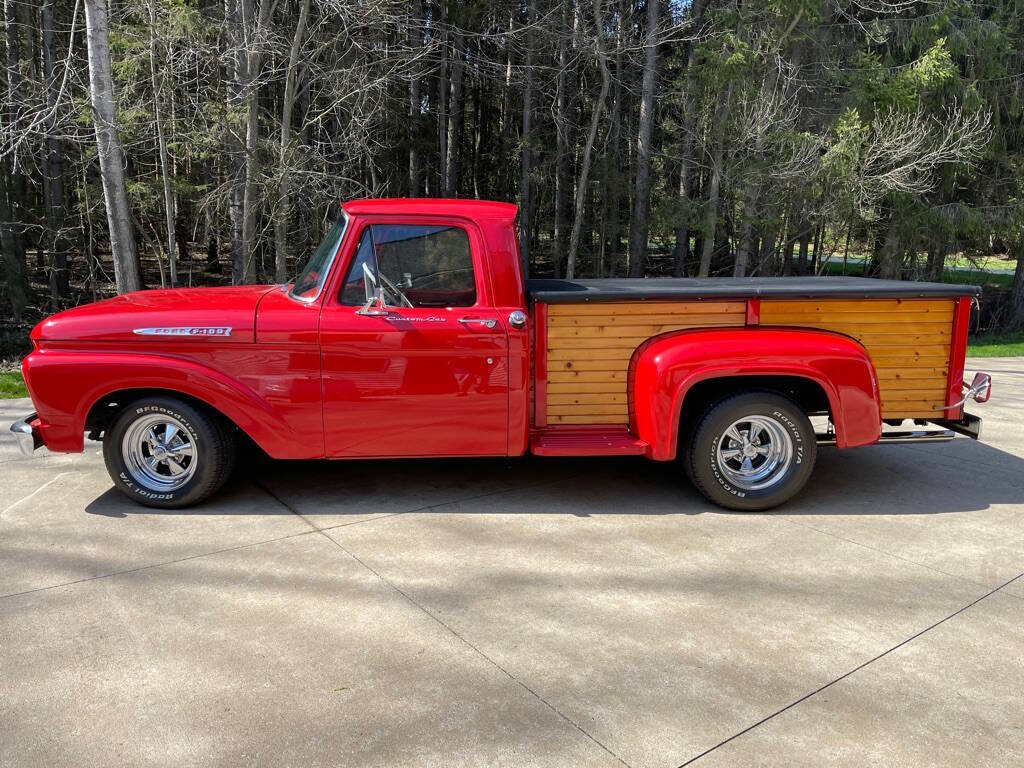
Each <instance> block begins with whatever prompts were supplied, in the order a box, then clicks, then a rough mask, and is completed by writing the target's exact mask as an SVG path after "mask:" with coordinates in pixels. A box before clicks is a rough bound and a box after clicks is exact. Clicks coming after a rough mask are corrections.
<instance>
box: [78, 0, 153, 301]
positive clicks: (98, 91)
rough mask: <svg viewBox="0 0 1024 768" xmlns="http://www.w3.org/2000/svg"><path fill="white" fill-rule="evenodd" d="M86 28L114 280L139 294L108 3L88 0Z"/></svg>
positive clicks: (90, 87) (124, 287)
mask: <svg viewBox="0 0 1024 768" xmlns="http://www.w3.org/2000/svg"><path fill="white" fill-rule="evenodd" d="M85 25H86V36H87V38H88V43H89V90H90V93H91V95H92V110H93V119H94V121H95V126H96V146H97V148H98V149H99V160H100V174H101V178H102V182H103V200H104V202H105V203H106V208H107V224H108V225H109V227H110V248H111V250H112V251H113V255H114V280H115V281H116V283H117V290H118V293H124V292H126V291H137V290H139V289H140V288H141V287H142V281H141V279H140V275H139V257H138V252H137V251H136V249H135V233H134V231H133V230H132V217H131V211H130V209H129V207H128V193H127V190H126V187H125V178H124V168H125V158H124V152H123V150H122V149H121V142H120V141H119V140H118V138H117V126H116V125H115V123H114V81H113V78H112V77H111V74H110V32H109V28H108V22H107V6H106V0H85Z"/></svg>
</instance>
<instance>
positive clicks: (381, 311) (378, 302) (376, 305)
mask: <svg viewBox="0 0 1024 768" xmlns="http://www.w3.org/2000/svg"><path fill="white" fill-rule="evenodd" d="M356 314H357V315H364V316H366V317H387V316H388V309H387V305H386V304H385V303H384V294H382V293H381V290H380V288H378V289H377V291H376V293H374V294H373V296H371V297H370V298H368V299H367V300H366V303H365V304H363V306H361V307H360V308H359V309H357V310H356Z"/></svg>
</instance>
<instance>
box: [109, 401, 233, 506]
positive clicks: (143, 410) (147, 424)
mask: <svg viewBox="0 0 1024 768" xmlns="http://www.w3.org/2000/svg"><path fill="white" fill-rule="evenodd" d="M103 459H104V462H105V463H106V465H107V472H108V473H110V477H111V479H112V480H113V481H114V484H115V485H116V486H117V488H118V489H119V490H120V491H121V492H122V493H124V494H125V495H127V496H128V497H129V498H131V499H132V500H134V501H136V502H138V503H139V504H143V505H145V506H147V507H157V508H162V509H177V508H180V507H187V506H191V505H193V504H198V503H199V502H200V501H202V500H203V499H205V498H207V497H208V496H210V495H211V494H212V493H214V492H215V491H216V490H217V489H218V488H220V487H221V485H223V484H224V481H225V480H226V479H227V478H228V475H229V474H230V473H231V468H232V466H233V465H234V460H235V439H234V435H233V434H232V433H231V432H230V430H229V427H228V425H227V424H225V423H224V422H223V421H222V420H221V419H220V418H219V417H217V416H216V415H214V414H209V413H207V412H205V411H202V410H199V409H198V408H195V407H194V406H192V405H190V404H189V403H186V402H184V401H182V400H179V399H177V398H173V397H148V398H144V399H142V400H137V401H136V402H134V403H132V404H130V405H128V406H127V407H126V408H125V409H124V410H123V411H121V413H120V414H118V415H117V417H116V418H115V419H114V421H113V423H112V424H111V425H110V427H109V428H108V429H107V430H106V432H105V434H104V436H103Z"/></svg>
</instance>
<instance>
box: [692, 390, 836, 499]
mask: <svg viewBox="0 0 1024 768" xmlns="http://www.w3.org/2000/svg"><path fill="white" fill-rule="evenodd" d="M816 455H817V443H816V442H815V436H814V428H813V427H812V426H811V421H810V419H808V418H807V415H806V414H805V413H804V412H803V411H801V410H800V408H799V407H798V406H797V405H796V404H795V403H793V402H792V401H791V400H788V399H786V398H784V397H781V396H779V395H776V394H773V393H770V392H746V393H743V394H739V395H734V396H732V397H729V398H726V399H725V400H722V401H721V402H719V403H717V404H716V405H713V406H711V407H710V408H709V409H708V410H707V411H706V412H705V414H704V415H703V416H702V417H701V418H700V419H698V421H697V424H696V427H695V429H694V430H693V433H692V438H691V441H690V446H689V451H688V455H687V456H686V457H685V458H684V460H685V461H686V465H687V467H686V468H687V474H688V475H689V476H690V479H691V480H692V481H693V483H694V485H695V486H696V487H697V489H698V490H700V492H701V493H703V494H704V495H705V496H706V497H707V498H708V499H709V500H710V501H713V502H715V503H716V504H718V505H720V506H723V507H726V508H728V509H737V510H744V511H753V510H759V509H769V508H770V507H774V506H777V505H779V504H782V503H783V502H784V501H787V500H788V499H790V498H792V497H793V496H794V495H795V494H796V493H797V492H798V491H799V490H800V489H801V488H803V486H804V484H805V483H806V482H807V479H808V478H809V477H810V475H811V470H812V469H813V468H814V460H815V457H816Z"/></svg>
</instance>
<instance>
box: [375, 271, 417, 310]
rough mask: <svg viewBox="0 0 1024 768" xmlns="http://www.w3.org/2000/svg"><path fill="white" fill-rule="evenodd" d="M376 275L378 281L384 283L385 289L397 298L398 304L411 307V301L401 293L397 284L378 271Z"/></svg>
mask: <svg viewBox="0 0 1024 768" xmlns="http://www.w3.org/2000/svg"><path fill="white" fill-rule="evenodd" d="M377 277H378V278H380V281H381V282H382V283H383V284H384V288H386V289H387V291H388V293H390V294H391V295H392V296H393V297H394V298H396V299H398V305H399V306H401V307H408V308H409V309H413V303H412V302H411V301H409V299H408V297H407V296H406V295H405V294H404V293H402V291H401V290H399V288H398V286H397V285H395V284H394V283H392V282H391V281H390V280H388V279H387V278H386V277H384V275H382V274H381V273H380V272H379V271H378V272H377Z"/></svg>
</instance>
